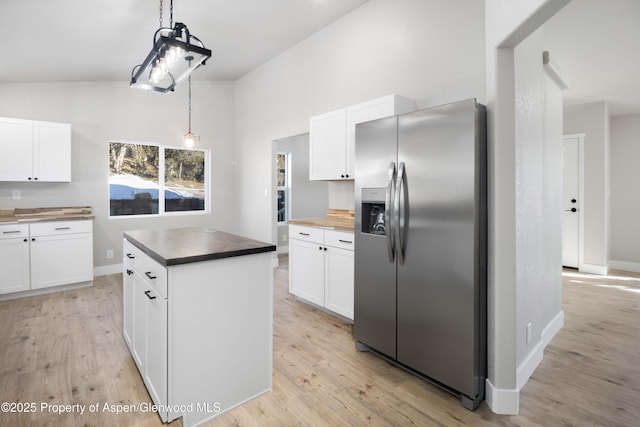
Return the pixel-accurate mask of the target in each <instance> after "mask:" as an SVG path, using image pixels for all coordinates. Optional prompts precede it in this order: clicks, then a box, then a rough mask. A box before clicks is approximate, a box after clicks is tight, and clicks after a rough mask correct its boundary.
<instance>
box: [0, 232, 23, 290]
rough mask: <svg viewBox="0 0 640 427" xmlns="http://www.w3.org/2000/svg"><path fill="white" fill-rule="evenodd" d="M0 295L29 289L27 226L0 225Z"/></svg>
mask: <svg viewBox="0 0 640 427" xmlns="http://www.w3.org/2000/svg"><path fill="white" fill-rule="evenodd" d="M0 271H2V280H0V294H6V293H11V292H20V291H26V290H28V289H29V225H27V224H15V225H14V224H11V225H0Z"/></svg>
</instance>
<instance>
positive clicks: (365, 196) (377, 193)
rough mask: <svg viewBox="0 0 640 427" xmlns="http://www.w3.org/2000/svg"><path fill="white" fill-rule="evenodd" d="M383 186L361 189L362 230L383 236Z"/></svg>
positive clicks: (384, 233) (384, 231) (385, 229)
mask: <svg viewBox="0 0 640 427" xmlns="http://www.w3.org/2000/svg"><path fill="white" fill-rule="evenodd" d="M385 192H386V189H385V188H363V189H362V199H361V200H362V210H361V212H362V230H361V231H362V232H363V233H367V234H377V235H380V236H385V235H386V234H387V227H386V224H385V220H384V210H385V202H384V198H385Z"/></svg>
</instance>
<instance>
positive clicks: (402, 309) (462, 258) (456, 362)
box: [353, 99, 487, 410]
mask: <svg viewBox="0 0 640 427" xmlns="http://www.w3.org/2000/svg"><path fill="white" fill-rule="evenodd" d="M355 152H356V159H355V172H356V173H355V176H356V178H355V205H356V206H355V300H354V316H355V317H354V327H353V331H354V337H355V339H356V346H357V348H358V349H359V350H362V351H366V350H368V351H374V352H375V353H377V354H378V355H380V356H382V357H384V358H386V359H387V360H389V361H391V362H393V363H395V364H397V365H398V366H400V367H402V368H405V369H407V370H409V371H411V372H413V373H414V374H417V375H419V376H421V377H423V378H424V379H427V380H428V381H431V382H433V383H434V384H436V385H438V386H440V387H442V388H444V389H446V390H448V391H449V392H452V393H455V394H456V395H459V396H460V397H461V401H462V404H463V405H464V406H465V407H466V408H468V409H472V410H473V409H475V408H477V406H478V405H479V404H480V402H481V401H482V400H483V399H484V384H485V377H486V276H487V271H486V270H487V268H486V265H487V261H486V257H487V255H486V254H487V249H486V247H487V231H486V229H487V202H486V198H487V190H486V186H487V184H486V182H487V180H486V175H487V170H486V169H487V168H486V110H485V107H484V106H483V105H480V104H478V103H477V102H476V100H475V99H469V100H465V101H460V102H455V103H451V104H447V105H442V106H439V107H435V108H428V109H424V110H419V111H415V112H412V113H408V114H403V115H399V116H394V117H389V118H384V119H380V120H374V121H370V122H365V123H362V124H358V125H357V126H356V146H355Z"/></svg>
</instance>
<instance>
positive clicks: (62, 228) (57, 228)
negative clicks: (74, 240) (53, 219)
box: [55, 227, 71, 231]
mask: <svg viewBox="0 0 640 427" xmlns="http://www.w3.org/2000/svg"><path fill="white" fill-rule="evenodd" d="M55 230H56V231H60V230H71V227H56V228H55Z"/></svg>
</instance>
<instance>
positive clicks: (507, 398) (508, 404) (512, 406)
mask: <svg viewBox="0 0 640 427" xmlns="http://www.w3.org/2000/svg"><path fill="white" fill-rule="evenodd" d="M484 399H485V401H486V402H487V405H488V406H489V408H490V409H491V411H492V412H494V413H496V414H501V415H518V411H519V410H520V390H514V389H504V388H503V389H500V388H496V387H494V386H493V384H491V381H489V380H488V379H487V380H486V381H485V398H484Z"/></svg>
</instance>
